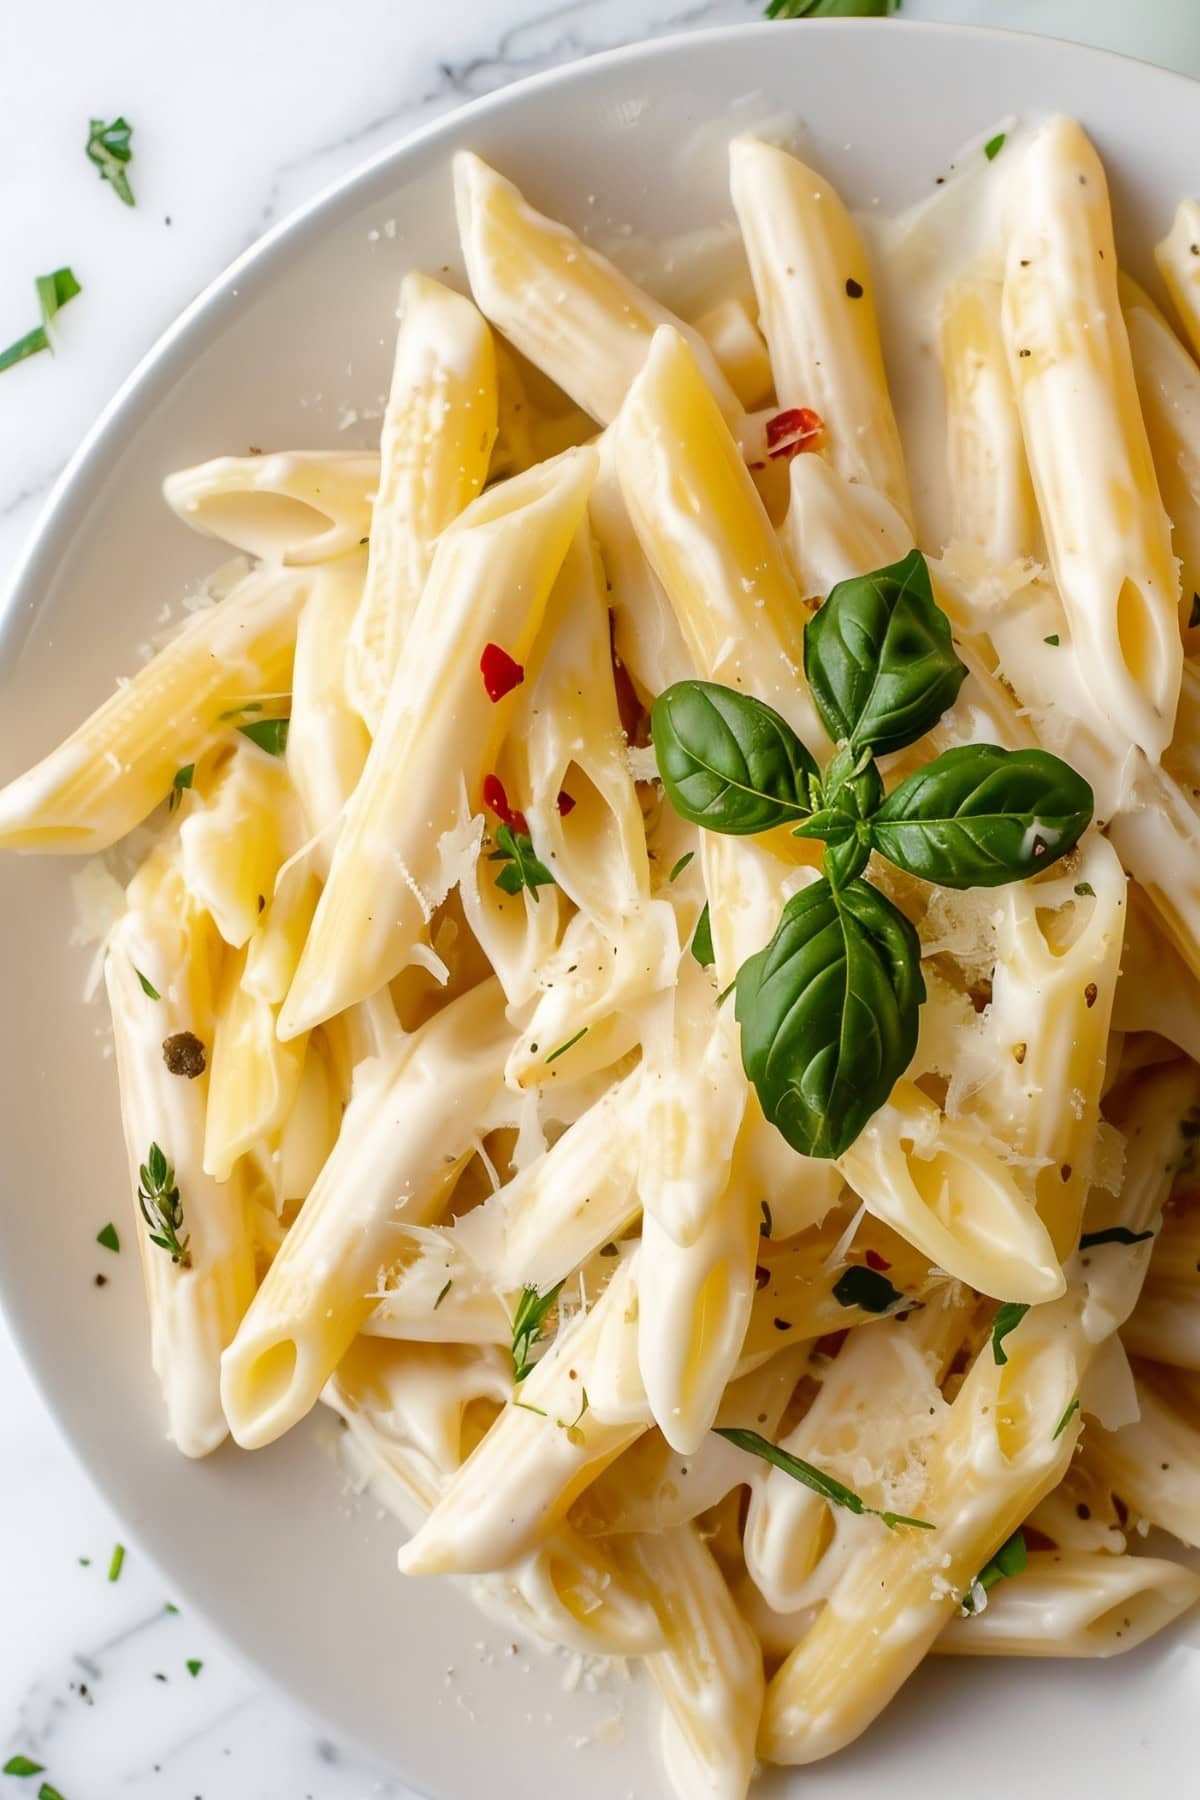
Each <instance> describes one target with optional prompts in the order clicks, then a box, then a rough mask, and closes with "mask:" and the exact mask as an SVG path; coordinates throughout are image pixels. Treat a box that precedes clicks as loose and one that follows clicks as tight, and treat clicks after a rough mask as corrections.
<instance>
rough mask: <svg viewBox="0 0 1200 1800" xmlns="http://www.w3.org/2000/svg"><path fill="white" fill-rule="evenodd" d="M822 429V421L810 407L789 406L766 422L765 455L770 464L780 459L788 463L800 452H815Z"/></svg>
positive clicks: (823, 427) (823, 424)
mask: <svg viewBox="0 0 1200 1800" xmlns="http://www.w3.org/2000/svg"><path fill="white" fill-rule="evenodd" d="M824 429H825V421H824V419H823V418H822V417H821V415H820V413H816V412H814V411H813V410H812V407H811V406H789V407H788V409H787V411H786V412H781V413H776V414H775V417H774V418H773V419H768V420H767V455H768V456H769V457H770V459H771V461H772V462H777V461H778V460H779V458H780V457H786V458H787V460H788V461H789V462H790V461H791V460H792V458H793V456H798V455H799V454H800V452H801V451H802V450H815V449H816V448H817V444H818V440H819V439H820V437H821V434H822V432H823V431H824Z"/></svg>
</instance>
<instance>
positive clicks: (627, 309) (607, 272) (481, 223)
mask: <svg viewBox="0 0 1200 1800" xmlns="http://www.w3.org/2000/svg"><path fill="white" fill-rule="evenodd" d="M454 202H455V207H456V210H457V213H458V235H459V238H460V240H461V242H462V251H463V257H464V259H465V261H466V265H467V275H468V278H469V279H470V283H471V292H472V293H473V294H474V296H475V300H476V303H477V304H478V306H479V308H480V310H481V311H482V312H483V313H484V315H485V316H486V317H487V318H489V319H490V320H491V321H492V323H493V324H494V325H496V326H497V327H498V328H499V329H500V330H501V331H502V332H503V333H504V335H505V337H506V338H508V340H509V342H510V343H513V344H515V345H516V347H517V349H518V350H519V351H520V352H521V354H522V355H523V356H527V357H528V358H529V361H530V362H531V363H533V364H535V365H536V367H537V368H539V369H541V370H542V371H543V372H544V373H545V374H547V375H549V376H550V378H551V380H552V381H555V382H556V383H557V384H558V386H559V387H560V388H562V389H563V391H564V393H567V394H570V396H571V398H572V399H573V400H575V401H577V402H578V404H579V405H580V406H581V407H582V408H583V410H584V411H585V412H587V413H590V414H591V416H592V418H593V419H598V420H599V421H600V423H601V424H603V425H607V424H609V423H610V421H611V420H613V419H615V418H616V416H617V413H618V412H619V411H620V409H621V403H622V401H623V400H624V398H625V395H626V393H627V391H628V389H629V386H630V383H631V382H632V381H633V378H634V376H635V375H636V374H637V372H638V370H639V369H640V368H641V366H642V364H643V362H644V361H645V358H646V354H647V352H648V350H649V348H650V340H651V338H652V337H653V336H654V333H655V331H656V330H657V329H658V327H659V326H660V325H670V326H672V327H674V328H675V329H676V330H678V331H680V332H682V333H683V335H684V336H685V338H686V339H687V340H688V342H689V343H690V344H691V346H692V350H693V352H694V354H695V355H696V356H697V357H698V358H699V360H700V363H701V366H702V367H703V369H704V376H705V379H706V381H707V382H708V385H709V387H710V389H711V390H712V392H713V394H714V395H715V396H716V400H717V403H718V405H719V406H720V408H721V410H722V412H723V413H724V414H725V416H726V417H727V418H730V419H734V418H736V417H737V416H738V414H739V413H740V411H741V408H740V406H739V405H738V401H737V398H736V396H735V394H734V393H733V390H732V389H731V388H730V386H729V385H728V383H727V382H726V380H725V377H724V375H723V374H722V373H721V370H720V367H719V366H718V363H717V361H716V358H715V357H714V356H713V354H712V352H711V351H710V350H709V348H708V345H707V344H706V342H705V340H704V338H703V337H702V336H701V335H700V333H699V332H698V331H694V330H692V329H691V327H690V326H687V325H684V324H683V323H682V322H681V321H680V320H678V319H676V318H675V317H674V315H673V314H672V313H670V312H668V310H667V309H666V307H664V306H660V305H659V304H658V302H657V301H655V300H652V299H651V298H650V296H649V295H648V294H644V293H642V291H641V290H640V289H639V288H637V287H635V286H634V284H633V282H632V281H630V280H629V279H628V278H627V277H626V276H624V275H622V274H621V272H620V270H619V269H617V268H616V267H615V266H614V265H613V264H612V263H611V262H609V261H608V260H607V258H605V257H603V256H601V255H600V254H599V253H598V252H597V251H595V250H593V249H592V248H591V247H590V246H589V245H587V244H585V243H584V242H583V241H582V239H580V238H577V237H576V236H575V234H574V232H572V231H569V230H568V229H567V228H566V226H564V225H559V224H557V223H556V222H555V221H554V220H553V219H547V218H545V217H544V216H543V215H542V214H541V213H539V212H536V211H535V210H534V208H533V207H532V206H530V204H529V202H528V201H527V200H526V199H525V197H524V195H523V194H521V193H520V192H519V190H518V189H517V188H516V187H514V186H513V184H512V182H511V181H506V180H505V179H504V177H503V176H502V175H499V174H497V172H496V170H495V169H492V168H489V167H488V165H487V163H485V162H483V161H482V160H481V158H479V157H478V156H474V155H473V154H472V153H471V152H470V151H469V150H460V151H459V152H458V154H457V155H456V156H455V158H454Z"/></svg>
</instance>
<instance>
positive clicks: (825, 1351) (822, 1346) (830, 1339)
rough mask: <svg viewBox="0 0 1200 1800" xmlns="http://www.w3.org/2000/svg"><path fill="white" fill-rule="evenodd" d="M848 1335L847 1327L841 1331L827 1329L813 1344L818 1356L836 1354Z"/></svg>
mask: <svg viewBox="0 0 1200 1800" xmlns="http://www.w3.org/2000/svg"><path fill="white" fill-rule="evenodd" d="M849 1336H850V1331H849V1327H845V1328H844V1329H843V1330H841V1331H827V1332H826V1333H825V1335H824V1337H819V1338H818V1339H817V1341H816V1343H815V1344H814V1345H813V1349H814V1350H815V1351H816V1353H817V1355H818V1356H836V1355H837V1353H838V1351H839V1350H840V1349H841V1347H842V1345H843V1344H844V1343H845V1341H846V1339H847V1338H848V1337H849Z"/></svg>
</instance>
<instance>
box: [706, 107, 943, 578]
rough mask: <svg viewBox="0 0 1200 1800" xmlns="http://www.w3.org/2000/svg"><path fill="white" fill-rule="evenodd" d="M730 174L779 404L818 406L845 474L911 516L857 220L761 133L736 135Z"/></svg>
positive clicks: (827, 448)
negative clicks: (766, 142)
mask: <svg viewBox="0 0 1200 1800" xmlns="http://www.w3.org/2000/svg"><path fill="white" fill-rule="evenodd" d="M729 177H730V188H731V190H732V193H733V204H734V209H735V211H736V212H737V216H738V223H739V224H740V225H741V228H742V236H743V239H744V240H745V244H746V254H747V256H748V257H749V259H750V272H751V274H752V276H753V278H754V291H755V293H756V294H757V296H758V306H759V313H760V316H761V320H762V328H763V333H764V335H765V337H766V340H767V345H768V348H769V350H770V353H771V366H772V368H773V369H774V371H775V391H776V394H777V396H778V399H779V404H780V406H781V407H785V408H787V407H801V406H805V407H809V408H811V409H812V410H813V411H814V412H816V413H817V414H818V415H819V417H820V419H821V421H822V426H823V431H824V438H825V445H824V453H825V454H826V455H828V457H829V460H830V462H831V463H832V464H833V467H834V468H835V469H836V470H837V472H838V474H839V475H841V476H842V477H843V478H844V479H845V480H846V481H850V482H859V483H862V484H863V485H864V486H865V487H868V488H871V489H873V490H874V491H875V492H876V493H877V494H880V495H882V496H883V498H884V499H885V500H886V501H888V502H889V504H890V505H891V506H893V507H894V508H895V510H896V512H897V513H899V515H900V517H901V518H902V519H908V518H910V517H911V515H912V502H911V500H910V499H909V493H908V478H907V476H906V475H905V472H904V456H903V452H902V450H901V448H900V434H899V432H898V431H897V429H896V420H895V417H894V415H893V413H892V406H891V401H890V399H889V397H888V390H887V376H886V373H885V371H884V366H883V353H882V351H881V349H880V347H879V330H878V326H877V324H876V321H875V303H874V299H873V297H872V289H873V278H872V271H871V269H870V266H869V264H868V261H867V254H866V248H865V246H864V244H863V241H862V238H861V237H860V236H859V232H858V228H857V226H856V225H855V223H854V220H853V219H852V218H851V216H850V214H849V213H848V212H847V210H846V208H845V206H844V205H843V204H842V202H841V200H840V198H839V197H838V195H837V194H836V193H835V192H834V190H833V188H832V187H831V186H830V185H829V183H828V182H826V181H824V180H822V178H821V177H820V176H819V175H818V174H816V172H815V171H814V170H812V169H810V168H807V167H806V166H805V164H804V163H802V162H800V161H799V160H798V159H797V158H796V157H794V156H789V155H788V154H787V152H786V151H784V150H778V149H776V148H775V147H774V146H773V145H771V144H764V143H761V142H760V141H759V140H758V139H757V138H751V137H739V138H734V140H733V142H732V143H731V144H730V146H729ZM875 566H876V567H878V566H879V565H878V564H876V565H875Z"/></svg>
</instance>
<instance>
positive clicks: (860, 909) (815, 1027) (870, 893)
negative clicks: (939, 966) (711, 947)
mask: <svg viewBox="0 0 1200 1800" xmlns="http://www.w3.org/2000/svg"><path fill="white" fill-rule="evenodd" d="M924 998H925V984H924V982H923V981H922V979H921V949H920V944H919V942H918V939H917V934H916V932H915V931H914V930H913V928H912V926H911V925H910V924H909V922H908V920H907V919H906V918H905V917H904V914H903V913H901V912H898V911H897V909H896V908H895V907H894V906H893V905H892V903H891V901H890V900H888V899H886V898H885V897H884V895H883V894H881V893H879V892H878V890H877V889H875V888H873V887H870V886H868V884H867V883H866V882H865V881H851V882H850V883H849V884H848V885H847V886H846V887H845V888H844V889H841V890H839V891H836V892H835V890H834V889H833V888H832V887H831V886H830V884H829V882H828V881H824V880H822V881H817V882H814V883H813V884H812V886H811V887H807V888H803V889H802V890H801V891H800V893H798V894H794V895H793V896H792V898H791V899H790V900H789V901H788V903H787V905H786V906H785V907H784V909H783V916H782V917H781V919H780V921H779V925H778V927H777V929H776V932H775V935H774V937H773V938H772V939H771V942H770V943H769V944H768V945H767V947H766V949H765V950H760V951H759V953H758V954H757V956H752V957H750V958H749V959H748V961H746V962H744V963H743V964H742V966H741V968H740V969H739V970H738V977H737V1001H736V1013H737V1019H738V1023H739V1024H740V1026H741V1028H742V1063H743V1066H744V1067H745V1070H746V1074H747V1075H748V1077H749V1078H750V1080H751V1081H752V1082H753V1083H754V1086H755V1089H756V1091H757V1093H758V1098H759V1100H760V1102H761V1104H762V1108H763V1111H764V1112H765V1114H766V1116H767V1118H768V1119H770V1121H771V1123H772V1124H773V1125H774V1126H776V1128H777V1129H778V1130H779V1131H780V1132H782V1134H783V1136H784V1137H785V1138H786V1139H787V1141H788V1143H789V1144H790V1145H791V1146H792V1148H793V1149H794V1150H799V1151H800V1152H801V1154H802V1155H805V1156H820V1157H834V1156H840V1155H841V1154H842V1152H843V1151H844V1150H847V1149H849V1147H850V1145H851V1144H852V1143H853V1142H854V1140H855V1138H856V1137H857V1136H858V1134H859V1132H860V1131H861V1130H862V1128H863V1126H864V1125H865V1124H866V1123H867V1120H868V1119H869V1118H870V1117H871V1115H872V1113H874V1112H876V1111H877V1110H878V1108H879V1107H881V1106H882V1105H883V1103H884V1101H885V1100H886V1099H887V1097H888V1095H889V1094H890V1093H891V1091H892V1088H893V1086H894V1085H895V1083H896V1081H897V1080H898V1079H899V1078H900V1076H901V1075H903V1073H904V1071H905V1069H906V1068H907V1067H908V1065H909V1063H910V1062H911V1061H912V1056H913V1052H914V1050H915V1049H916V1046H917V1023H918V1018H917V1015H918V1012H919V1009H920V1006H921V1002H922V1001H923V1000H924Z"/></svg>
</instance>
